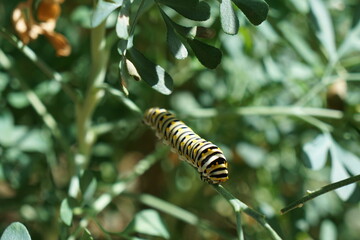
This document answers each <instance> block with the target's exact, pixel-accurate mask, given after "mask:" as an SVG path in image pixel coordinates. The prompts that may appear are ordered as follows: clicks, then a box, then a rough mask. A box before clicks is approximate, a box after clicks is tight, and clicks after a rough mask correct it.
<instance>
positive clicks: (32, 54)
mask: <svg viewBox="0 0 360 240" xmlns="http://www.w3.org/2000/svg"><path fill="white" fill-rule="evenodd" d="M0 36H2V37H3V38H5V39H6V40H8V41H9V42H10V43H11V44H12V45H13V46H15V47H16V48H17V49H19V50H20V51H21V52H22V53H23V54H24V55H25V56H26V57H27V58H29V59H30V60H31V61H32V62H33V63H34V64H35V65H36V66H37V67H38V68H39V69H40V70H41V71H42V72H43V73H44V74H45V75H46V76H47V77H48V78H51V79H54V80H55V81H56V82H59V83H60V84H61V87H62V89H63V91H64V92H65V93H66V94H67V95H68V96H69V98H70V99H71V100H72V101H73V102H76V101H77V95H76V93H75V92H74V90H73V89H72V88H71V87H70V86H69V85H68V84H67V83H65V82H64V81H63V79H62V76H61V74H60V73H58V72H56V71H54V70H53V69H51V68H50V67H49V66H48V65H47V64H46V63H45V62H44V61H43V60H42V59H41V58H39V57H38V56H37V55H36V53H35V52H34V51H33V50H32V49H31V48H29V47H28V46H26V45H25V44H23V43H22V42H21V41H20V40H18V39H17V38H16V37H15V36H14V35H12V34H10V33H8V32H7V31H6V30H5V29H4V28H1V29H0Z"/></svg>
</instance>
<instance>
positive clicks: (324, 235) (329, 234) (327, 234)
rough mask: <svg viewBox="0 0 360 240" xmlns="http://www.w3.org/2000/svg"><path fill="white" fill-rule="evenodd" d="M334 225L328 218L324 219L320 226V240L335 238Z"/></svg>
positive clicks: (333, 239)
mask: <svg viewBox="0 0 360 240" xmlns="http://www.w3.org/2000/svg"><path fill="white" fill-rule="evenodd" d="M336 228H337V227H336V225H335V224H334V223H333V222H331V221H330V220H324V221H323V222H322V223H321V226H320V240H336V239H338V238H337V230H336Z"/></svg>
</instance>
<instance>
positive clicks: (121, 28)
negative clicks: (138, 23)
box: [116, 1, 131, 39]
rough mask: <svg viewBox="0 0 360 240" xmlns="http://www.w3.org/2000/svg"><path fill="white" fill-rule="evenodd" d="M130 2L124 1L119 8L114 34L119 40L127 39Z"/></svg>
mask: <svg viewBox="0 0 360 240" xmlns="http://www.w3.org/2000/svg"><path fill="white" fill-rule="evenodd" d="M130 4H131V2H130V1H125V3H124V5H123V6H122V7H121V9H120V11H119V15H118V19H117V22H116V34H117V36H118V37H119V38H121V39H128V38H129V24H130V19H129V18H130Z"/></svg>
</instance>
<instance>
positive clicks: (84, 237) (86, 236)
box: [80, 228, 94, 240]
mask: <svg viewBox="0 0 360 240" xmlns="http://www.w3.org/2000/svg"><path fill="white" fill-rule="evenodd" d="M80 240H94V238H93V237H92V236H91V233H90V231H89V230H88V229H87V228H85V229H84V232H83V235H82V236H81V239H80Z"/></svg>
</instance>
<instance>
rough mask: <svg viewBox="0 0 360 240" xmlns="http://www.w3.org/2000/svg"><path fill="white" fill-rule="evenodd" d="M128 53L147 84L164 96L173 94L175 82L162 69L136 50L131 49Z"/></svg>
mask: <svg viewBox="0 0 360 240" xmlns="http://www.w3.org/2000/svg"><path fill="white" fill-rule="evenodd" d="M128 52H129V54H130V58H131V62H132V63H133V64H134V66H135V67H136V70H137V71H138V73H139V74H140V76H141V78H142V79H143V80H144V81H145V82H146V83H148V84H149V85H150V86H151V87H152V88H153V89H155V90H156V91H158V92H160V93H162V94H165V95H169V94H170V93H171V92H172V89H173V80H172V78H171V76H170V75H169V74H168V73H167V72H165V70H164V69H163V68H162V67H160V66H159V65H156V64H154V63H153V62H151V61H150V60H148V59H147V58H146V57H145V56H144V55H142V53H140V52H139V51H137V50H136V49H135V48H131V49H129V50H128Z"/></svg>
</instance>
